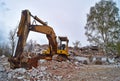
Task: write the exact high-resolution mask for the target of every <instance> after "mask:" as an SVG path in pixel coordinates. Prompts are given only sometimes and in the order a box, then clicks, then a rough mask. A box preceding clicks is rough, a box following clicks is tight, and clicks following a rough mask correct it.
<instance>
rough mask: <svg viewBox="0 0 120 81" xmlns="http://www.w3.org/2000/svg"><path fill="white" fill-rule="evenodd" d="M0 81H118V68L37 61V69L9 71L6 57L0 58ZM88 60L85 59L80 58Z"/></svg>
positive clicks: (78, 61)
mask: <svg viewBox="0 0 120 81" xmlns="http://www.w3.org/2000/svg"><path fill="white" fill-rule="evenodd" d="M0 58H1V59H0V63H1V64H0V81H119V80H120V78H119V77H118V76H120V68H116V67H114V66H112V65H104V66H103V65H84V64H82V63H80V61H81V57H79V56H78V57H75V58H74V59H75V60H73V61H63V62H58V61H55V60H52V61H46V60H39V63H38V64H39V66H38V67H37V68H34V67H32V69H30V70H26V69H24V68H17V69H14V70H13V69H10V66H9V62H8V61H7V59H8V58H7V57H0ZM83 60H88V59H87V58H82V61H83Z"/></svg>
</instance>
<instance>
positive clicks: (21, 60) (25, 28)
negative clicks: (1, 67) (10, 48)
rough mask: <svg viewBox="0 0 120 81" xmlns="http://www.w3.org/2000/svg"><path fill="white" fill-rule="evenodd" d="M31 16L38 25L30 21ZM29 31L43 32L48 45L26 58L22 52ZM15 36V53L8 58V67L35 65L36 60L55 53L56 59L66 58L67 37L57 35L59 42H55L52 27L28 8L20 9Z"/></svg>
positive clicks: (47, 58) (50, 58) (28, 67)
mask: <svg viewBox="0 0 120 81" xmlns="http://www.w3.org/2000/svg"><path fill="white" fill-rule="evenodd" d="M31 18H33V19H34V22H36V21H37V22H38V23H40V25H37V24H34V23H31ZM30 31H34V32H38V33H42V34H45V35H46V37H47V39H48V41H49V47H48V49H47V50H44V51H43V52H42V54H38V55H36V56H33V57H32V58H27V57H24V55H23V54H24V53H23V52H24V46H25V44H26V40H27V37H28V34H29V32H30ZM17 36H18V43H17V46H16V50H15V55H14V56H12V57H10V58H9V59H8V61H9V62H10V67H11V68H13V69H14V68H19V67H24V68H26V69H30V68H32V67H37V64H38V60H40V59H46V60H52V56H53V55H55V54H56V55H58V56H57V60H58V61H63V60H66V59H68V56H69V54H68V42H69V40H68V38H67V37H61V36H58V39H59V42H57V40H56V38H57V36H56V34H55V32H54V30H53V28H52V27H50V26H48V25H47V23H45V22H44V21H42V20H40V19H39V18H38V17H37V16H33V15H32V14H31V13H30V11H29V10H23V11H22V14H21V20H20V23H19V27H18V32H17Z"/></svg>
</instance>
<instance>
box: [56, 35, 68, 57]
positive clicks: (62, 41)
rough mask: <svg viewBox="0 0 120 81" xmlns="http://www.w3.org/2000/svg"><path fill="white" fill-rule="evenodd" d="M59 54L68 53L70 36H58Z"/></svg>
mask: <svg viewBox="0 0 120 81" xmlns="http://www.w3.org/2000/svg"><path fill="white" fill-rule="evenodd" d="M58 39H59V43H58V50H57V53H58V54H63V55H68V38H67V37H58Z"/></svg>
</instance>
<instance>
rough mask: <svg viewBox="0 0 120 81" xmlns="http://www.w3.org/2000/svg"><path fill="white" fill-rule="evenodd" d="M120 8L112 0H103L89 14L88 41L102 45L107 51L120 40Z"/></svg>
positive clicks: (86, 28) (86, 33) (87, 24)
mask: <svg viewBox="0 0 120 81" xmlns="http://www.w3.org/2000/svg"><path fill="white" fill-rule="evenodd" d="M118 11H119V9H118V8H117V7H116V4H115V2H113V1H112V0H110V1H108V0H101V1H100V2H98V3H96V4H95V6H93V7H91V8H90V12H89V14H87V23H86V26H85V30H86V32H85V35H86V36H87V37H88V41H89V42H90V43H92V44H94V45H98V46H101V47H103V48H104V49H105V51H106V50H107V49H108V48H109V47H113V46H114V45H115V43H116V42H117V41H120V17H119V13H118Z"/></svg>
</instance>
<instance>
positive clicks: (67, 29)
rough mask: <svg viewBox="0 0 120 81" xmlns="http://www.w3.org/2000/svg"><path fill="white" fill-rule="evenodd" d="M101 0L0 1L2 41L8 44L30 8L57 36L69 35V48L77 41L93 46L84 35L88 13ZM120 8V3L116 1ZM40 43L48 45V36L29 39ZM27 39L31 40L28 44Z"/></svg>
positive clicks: (40, 35) (35, 34)
mask: <svg viewBox="0 0 120 81" xmlns="http://www.w3.org/2000/svg"><path fill="white" fill-rule="evenodd" d="M99 1H100V0H0V42H7V41H8V34H9V31H10V30H12V29H14V28H15V27H16V26H18V24H19V21H20V16H21V11H22V10H24V9H28V10H29V11H30V12H31V13H32V14H33V15H37V16H38V17H39V18H40V19H42V20H43V21H47V22H48V25H50V26H51V27H53V29H54V31H55V33H56V35H57V36H67V37H68V38H69V45H70V46H71V45H72V42H75V41H76V40H78V41H80V42H81V45H82V46H86V45H89V42H87V38H86V36H85V35H84V33H85V30H84V27H85V24H86V14H87V13H89V9H90V7H91V6H94V5H95V3H97V2H99ZM113 1H115V2H116V3H117V7H119V8H120V0H113ZM30 39H33V40H36V41H37V42H38V43H40V44H45V43H48V40H47V38H46V36H45V35H44V34H40V33H35V32H30V34H29V37H28V40H30ZM28 40H27V41H28Z"/></svg>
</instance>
